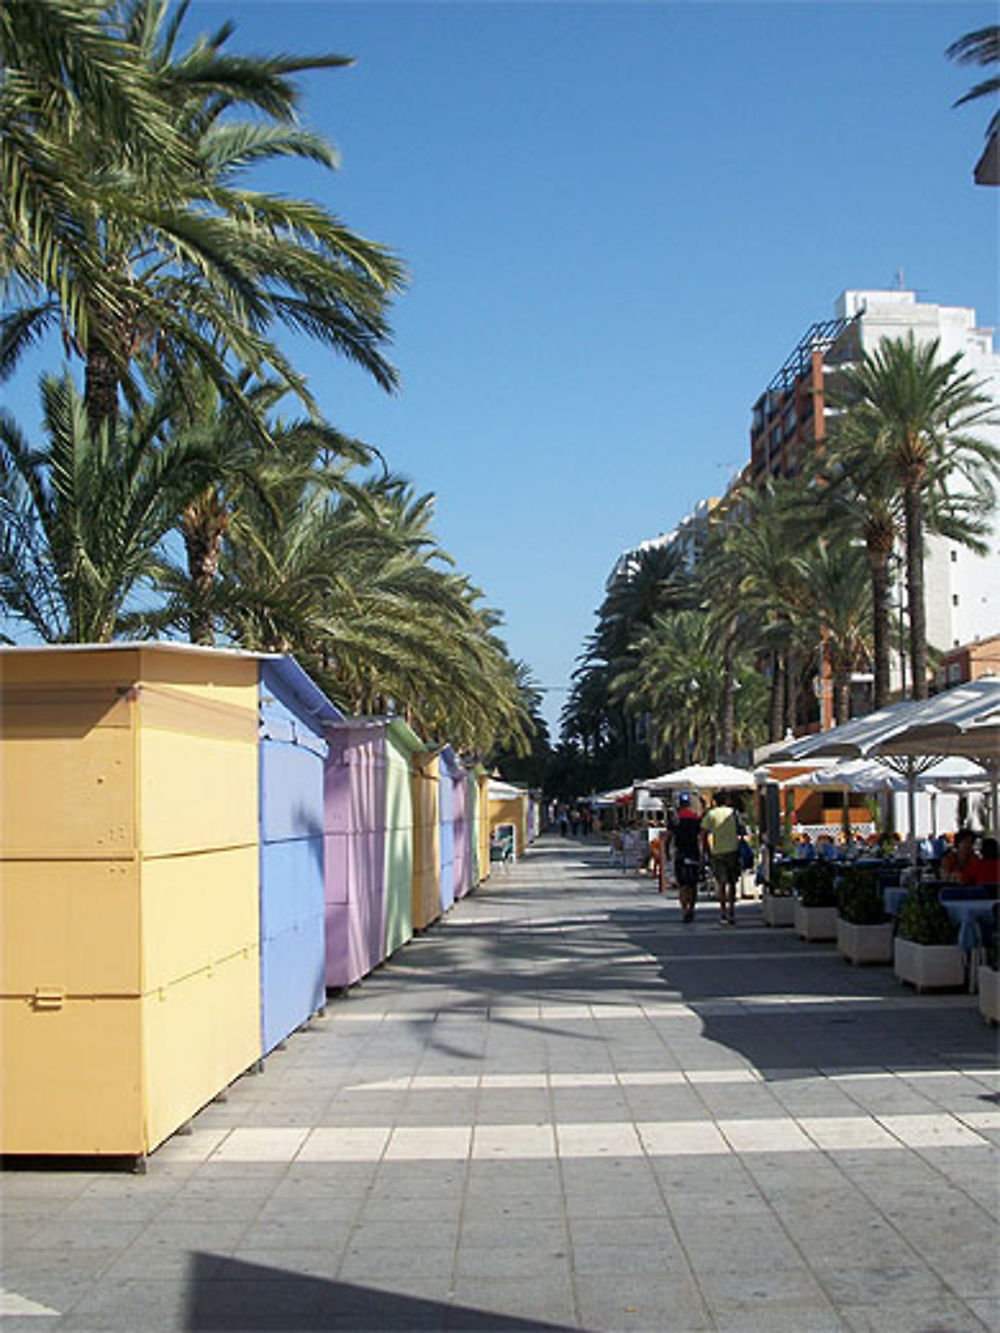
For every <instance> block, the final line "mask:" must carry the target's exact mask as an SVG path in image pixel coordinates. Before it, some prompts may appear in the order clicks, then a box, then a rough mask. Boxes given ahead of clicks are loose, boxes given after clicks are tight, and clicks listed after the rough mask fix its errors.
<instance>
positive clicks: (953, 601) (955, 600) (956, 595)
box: [951, 592, 958, 606]
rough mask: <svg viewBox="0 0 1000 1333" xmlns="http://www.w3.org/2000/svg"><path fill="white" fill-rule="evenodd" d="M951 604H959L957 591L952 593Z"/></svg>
mask: <svg viewBox="0 0 1000 1333" xmlns="http://www.w3.org/2000/svg"><path fill="white" fill-rule="evenodd" d="M951 604H952V606H958V593H957V592H953V593H952V594H951Z"/></svg>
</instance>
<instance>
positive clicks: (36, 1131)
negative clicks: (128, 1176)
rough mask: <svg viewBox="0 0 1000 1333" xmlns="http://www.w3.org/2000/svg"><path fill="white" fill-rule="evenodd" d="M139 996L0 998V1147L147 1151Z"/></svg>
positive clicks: (27, 1150)
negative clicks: (56, 1000) (47, 1001)
mask: <svg viewBox="0 0 1000 1333" xmlns="http://www.w3.org/2000/svg"><path fill="white" fill-rule="evenodd" d="M141 1003H142V1002H141V1001H140V1000H139V999H138V998H136V999H80V1000H67V1001H66V1002H65V1003H64V1004H63V1005H62V1006H61V1007H54V1008H51V1009H48V1008H38V1007H36V1005H35V1004H33V1003H32V1002H30V1001H27V1000H23V999H2V1000H0V1047H2V1049H3V1080H2V1084H3V1088H2V1094H0V1096H2V1102H0V1106H2V1114H0V1151H2V1152H5V1153H79V1154H90V1153H101V1154H106V1155H109V1156H114V1155H116V1154H122V1155H133V1156H134V1155H138V1154H140V1153H142V1152H143V1151H144V1150H145V1140H144V1136H143V1124H142V1100H141V1098H142V1072H141V1061H140V1014H141V1009H140V1006H141Z"/></svg>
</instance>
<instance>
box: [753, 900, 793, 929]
mask: <svg viewBox="0 0 1000 1333" xmlns="http://www.w3.org/2000/svg"><path fill="white" fill-rule="evenodd" d="M760 906H761V911H762V912H763V913H764V925H765V926H791V925H793V924H794V922H795V899H794V898H793V897H792V896H791V894H778V893H763V894H762V895H761V899H760Z"/></svg>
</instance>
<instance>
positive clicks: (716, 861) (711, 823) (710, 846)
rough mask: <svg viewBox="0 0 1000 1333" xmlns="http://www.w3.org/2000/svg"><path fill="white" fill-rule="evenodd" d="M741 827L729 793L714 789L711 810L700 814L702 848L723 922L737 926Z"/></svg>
mask: <svg viewBox="0 0 1000 1333" xmlns="http://www.w3.org/2000/svg"><path fill="white" fill-rule="evenodd" d="M739 841H740V829H739V822H738V820H737V818H736V811H735V810H734V809H733V807H732V805H731V804H730V798H729V794H728V793H727V792H724V791H720V792H716V794H715V799H714V800H713V802H712V807H711V809H710V810H706V811H705V813H704V814H703V815H702V817H701V846H702V851H703V852H704V853H706V854H707V855H709V856H711V860H712V875H713V877H714V879H715V883H716V885H717V887H718V891H719V912H720V915H721V921H722V924H723V925H725V924H726V923H727V922H728V923H729V925H731V926H735V925H736V882H737V880H738V879H739V875H740V859H739Z"/></svg>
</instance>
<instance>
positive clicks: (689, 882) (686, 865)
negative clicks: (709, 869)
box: [670, 791, 701, 921]
mask: <svg viewBox="0 0 1000 1333" xmlns="http://www.w3.org/2000/svg"><path fill="white" fill-rule="evenodd" d="M700 830H701V820H700V819H699V818H698V816H697V815H696V814H695V812H694V811H693V810H692V809H691V796H690V793H689V792H686V791H682V792H681V794H680V796H678V798H677V817H676V819H675V820H674V821H673V822H672V824H671V827H670V840H671V842H672V843H673V851H674V874H675V875H676V877H677V897H678V899H679V900H680V905H681V920H682V921H693V920H694V909H695V906H696V905H697V902H698V875H699V873H700V871H701V845H700V842H699V834H700Z"/></svg>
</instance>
